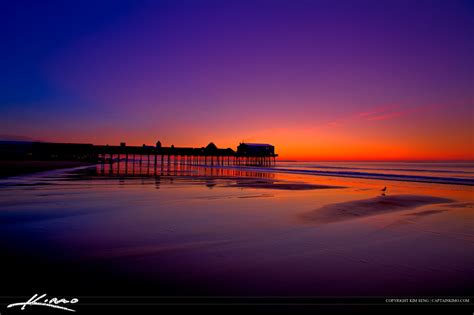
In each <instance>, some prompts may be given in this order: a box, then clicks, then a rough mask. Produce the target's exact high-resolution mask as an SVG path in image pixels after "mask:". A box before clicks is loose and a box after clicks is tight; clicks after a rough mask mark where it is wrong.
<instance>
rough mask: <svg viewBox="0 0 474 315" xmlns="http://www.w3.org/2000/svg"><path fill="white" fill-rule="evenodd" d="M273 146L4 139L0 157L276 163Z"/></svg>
mask: <svg viewBox="0 0 474 315" xmlns="http://www.w3.org/2000/svg"><path fill="white" fill-rule="evenodd" d="M277 156H278V154H275V147H274V146H272V145H270V144H261V143H240V144H239V146H238V147H237V150H233V149H231V148H225V149H223V148H218V147H217V146H216V145H215V144H214V143H212V142H211V143H209V144H208V145H207V146H206V147H201V148H193V147H175V146H174V145H171V146H169V147H166V146H162V145H161V142H160V141H157V142H156V144H155V145H153V146H151V145H146V144H143V145H142V146H127V145H126V143H125V142H122V143H120V145H93V144H84V143H52V142H3V143H0V159H3V160H8V159H10V160H36V161H84V162H93V163H121V162H125V163H128V162H129V161H134V162H138V163H148V164H149V165H152V164H153V165H155V166H156V165H159V164H161V165H166V164H167V165H196V166H211V167H212V166H261V167H272V166H274V165H275V163H276V157H277Z"/></svg>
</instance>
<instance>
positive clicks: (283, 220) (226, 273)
mask: <svg viewBox="0 0 474 315" xmlns="http://www.w3.org/2000/svg"><path fill="white" fill-rule="evenodd" d="M121 164H122V163H121ZM299 166H300V167H301V164H300V165H299ZM120 167H121V169H117V168H116V166H112V167H111V166H110V165H108V164H106V165H97V166H92V167H78V168H74V169H69V170H56V171H51V172H42V173H37V174H30V175H22V176H17V177H10V178H6V179H3V180H1V181H0V185H1V187H2V189H1V190H0V225H1V228H0V231H1V232H0V234H1V235H0V236H1V237H0V248H1V250H2V252H3V253H4V260H3V262H2V263H3V265H4V266H5V267H4V268H2V271H1V274H0V276H1V277H2V279H6V280H7V283H9V284H10V286H9V288H8V293H9V294H10V295H11V294H22V293H23V290H24V287H25V286H27V287H29V288H38V289H39V288H41V290H42V291H44V290H47V291H48V292H56V291H61V294H68V293H70V294H84V295H93V294H97V295H120V296H122V295H146V294H148V295H149V294H150V292H153V295H164V296H190V295H191V296H194V295H199V296H201V295H203V296H215V295H219V296H222V295H224V296H379V295H445V296H451V295H463V296H465V295H466V294H472V293H474V286H473V283H474V281H473V280H474V268H473V266H474V254H473V253H474V213H473V203H474V196H473V194H472V186H469V185H452V184H438V183H425V182H416V181H414V182H409V181H399V180H397V181H390V180H383V181H381V180H378V179H367V178H346V177H335V176H312V175H305V174H300V173H294V174H289V173H279V172H271V171H267V170H265V169H261V170H257V169H255V168H249V169H245V168H239V169H235V168H230V169H229V168H228V169H226V168H217V167H205V168H204V167H194V166H193V167H191V166H183V167H176V168H173V166H171V167H167V166H164V167H163V168H158V169H156V168H153V167H149V166H146V165H142V166H140V165H139V164H137V165H132V166H128V169H127V170H125V168H124V167H125V166H124V165H121V166H120ZM464 171H466V172H470V171H471V169H469V168H468V169H464ZM456 172H458V171H456ZM456 174H457V173H456ZM463 176H467V175H466V173H464V175H463ZM384 186H386V187H388V189H387V191H386V193H385V196H383V195H382V192H381V191H380V190H381V188H383V187H384ZM5 292H6V291H5Z"/></svg>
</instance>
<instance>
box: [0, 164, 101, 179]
mask: <svg viewBox="0 0 474 315" xmlns="http://www.w3.org/2000/svg"><path fill="white" fill-rule="evenodd" d="M94 164H96V163H93V162H83V161H29V160H18V161H11V160H6V161H1V160H0V178H5V177H11V176H16V175H24V174H31V173H37V172H42V171H50V170H56V169H63V168H71V167H78V166H87V165H94Z"/></svg>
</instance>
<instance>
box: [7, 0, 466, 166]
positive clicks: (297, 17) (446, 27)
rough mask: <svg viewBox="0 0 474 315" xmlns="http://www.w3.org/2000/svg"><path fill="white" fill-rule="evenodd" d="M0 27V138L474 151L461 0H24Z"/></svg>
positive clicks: (435, 156)
mask: <svg viewBox="0 0 474 315" xmlns="http://www.w3.org/2000/svg"><path fill="white" fill-rule="evenodd" d="M0 25H1V30H0V32H1V35H2V37H1V38H2V40H1V43H2V49H1V50H0V69H1V71H0V72H1V85H0V137H1V138H2V139H27V138H31V139H39V140H44V141H58V142H86V143H94V144H107V143H108V144H118V143H119V142H120V141H126V142H127V144H130V145H141V144H142V143H147V144H153V143H154V142H156V140H158V139H160V140H161V142H162V143H163V145H171V144H174V145H175V146H199V147H200V146H204V145H206V144H207V143H208V142H209V141H213V142H214V143H216V145H217V146H219V147H232V148H234V149H235V147H236V146H237V144H238V143H239V142H240V141H248V142H265V143H272V144H274V145H275V146H276V149H277V153H279V154H280V156H281V158H284V159H303V160H312V159H314V160H474V129H473V128H474V127H473V122H474V5H473V2H472V1H439V2H438V1H309V0H301V1H299V0H288V1H278V0H275V1H255V0H254V1H243V0H240V1H217V0H216V1H184V0H183V1H116V0H115V1H85V0H83V1H24V0H19V1H4V2H2V4H0ZM0 140H1V139H0Z"/></svg>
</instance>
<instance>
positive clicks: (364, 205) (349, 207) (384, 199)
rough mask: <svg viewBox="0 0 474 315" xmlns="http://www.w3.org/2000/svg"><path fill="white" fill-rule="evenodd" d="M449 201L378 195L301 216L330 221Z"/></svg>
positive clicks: (431, 197)
mask: <svg viewBox="0 0 474 315" xmlns="http://www.w3.org/2000/svg"><path fill="white" fill-rule="evenodd" d="M450 202H453V200H451V199H447V198H439V197H433V196H422V195H420V196H418V195H393V196H378V197H375V198H370V199H363V200H354V201H349V202H341V203H334V204H329V205H326V206H323V207H321V208H319V209H317V210H315V211H311V212H309V213H305V214H303V215H302V217H303V218H305V219H306V220H308V221H311V222H316V223H332V222H339V221H345V220H351V219H358V218H363V217H367V216H373V215H378V214H383V213H387V212H395V211H403V210H409V209H414V208H417V207H421V206H426V205H431V204H441V203H450Z"/></svg>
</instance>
